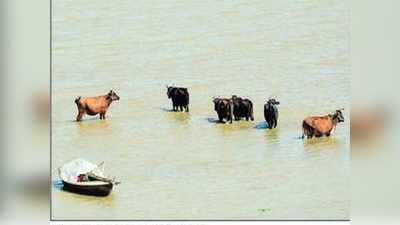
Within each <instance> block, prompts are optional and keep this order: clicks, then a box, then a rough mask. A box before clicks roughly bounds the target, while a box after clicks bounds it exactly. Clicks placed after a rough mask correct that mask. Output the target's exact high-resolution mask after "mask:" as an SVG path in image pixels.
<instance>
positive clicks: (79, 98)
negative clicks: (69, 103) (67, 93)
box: [75, 96, 82, 105]
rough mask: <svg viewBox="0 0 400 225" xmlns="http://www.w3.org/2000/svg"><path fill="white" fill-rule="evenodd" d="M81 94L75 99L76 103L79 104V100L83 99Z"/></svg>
mask: <svg viewBox="0 0 400 225" xmlns="http://www.w3.org/2000/svg"><path fill="white" fill-rule="evenodd" d="M81 98H82V97H81V96H79V97H77V98H76V99H75V104H77V105H78V103H79V100H81Z"/></svg>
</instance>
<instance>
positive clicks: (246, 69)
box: [52, 0, 350, 219]
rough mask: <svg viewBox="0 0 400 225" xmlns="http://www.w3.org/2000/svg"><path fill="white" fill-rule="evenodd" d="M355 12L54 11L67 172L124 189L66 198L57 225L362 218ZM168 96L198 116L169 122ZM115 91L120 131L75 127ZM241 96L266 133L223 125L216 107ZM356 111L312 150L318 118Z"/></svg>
mask: <svg viewBox="0 0 400 225" xmlns="http://www.w3.org/2000/svg"><path fill="white" fill-rule="evenodd" d="M347 4H348V3H346V2H344V1H288V0H285V1H248V0H243V1H241V0H240V1H235V2H232V1H218V2H216V1H179V0H174V1H172V0H169V1H122V0H115V1H99V0H85V1H68V0H56V1H53V24H52V26H53V37H52V39H53V49H52V54H53V71H52V72H53V73H52V76H53V92H52V93H53V100H52V101H53V102H52V103H53V108H52V109H53V114H52V118H53V124H52V131H53V137H52V141H53V146H52V166H53V169H56V168H57V167H59V166H61V165H62V164H63V163H65V162H67V161H69V160H71V159H74V158H77V157H82V158H85V159H88V160H90V161H93V162H101V161H106V169H107V172H108V174H111V175H115V176H117V177H118V179H119V180H120V181H121V182H122V183H121V184H120V185H119V186H117V187H116V188H115V189H114V191H113V192H112V194H111V195H110V196H108V197H106V198H96V197H88V196H81V195H75V194H71V193H66V192H63V191H60V190H59V189H58V188H53V190H52V217H53V219H348V218H349V174H348V173H349V164H350V159H349V113H348V112H349V106H350V105H349V101H350V76H349V71H350V67H349V49H348V40H349V36H348V35H349V34H348V33H349V24H348V19H349V15H348V14H349V13H348V5H347ZM167 84H169V85H171V84H175V85H178V86H185V87H188V88H189V91H190V94H191V96H190V101H191V105H190V113H174V112H170V111H169V110H170V109H171V108H172V106H171V103H170V101H169V100H168V99H167V96H166V88H165V85H167ZM111 88H113V89H114V90H115V91H116V92H117V93H118V94H119V96H120V97H121V100H120V101H119V102H114V103H112V105H111V107H110V110H109V111H108V113H107V116H108V117H107V120H106V121H100V120H98V117H85V118H84V121H83V122H81V123H76V122H73V120H74V119H75V116H76V113H77V110H76V105H75V103H74V99H75V97H77V96H93V95H101V94H106V93H107V92H108V91H109V90H110V89H111ZM232 94H236V95H239V96H244V97H248V98H250V99H251V100H252V101H253V103H254V109H255V121H253V122H246V121H240V122H234V123H233V124H217V123H215V120H216V119H217V115H216V113H215V112H214V111H213V104H212V97H213V96H230V95H232ZM270 96H276V98H277V99H278V100H279V101H280V102H281V105H280V106H279V110H280V111H279V112H280V118H279V123H278V128H277V129H274V130H267V129H265V122H264V118H263V104H264V103H265V101H266V99H267V98H268V97H270ZM342 107H344V108H345V111H344V112H345V119H346V121H345V123H342V124H340V125H339V126H338V128H337V130H336V134H335V135H334V136H333V137H330V138H322V139H320V140H311V141H303V140H301V139H299V136H300V135H301V126H300V125H301V121H302V119H303V118H304V117H305V116H307V115H316V114H327V113H331V112H333V111H334V110H335V109H337V108H342ZM53 179H54V180H56V179H57V176H56V174H55V173H54V174H53Z"/></svg>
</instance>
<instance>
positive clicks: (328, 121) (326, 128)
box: [75, 86, 344, 138]
mask: <svg viewBox="0 0 400 225" xmlns="http://www.w3.org/2000/svg"><path fill="white" fill-rule="evenodd" d="M167 96H168V98H169V99H171V101H172V110H173V111H186V112H189V91H188V89H187V88H182V87H171V86H170V87H168V86H167ZM119 99H120V98H119V96H118V95H117V94H116V93H115V92H114V91H113V90H111V91H110V92H108V93H107V94H106V95H101V96H95V97H78V98H76V99H75V103H76V105H77V107H78V115H77V116H76V121H81V120H82V117H83V116H84V115H85V114H87V115H90V116H94V115H97V114H100V119H101V120H105V119H106V112H107V110H108V108H109V107H110V105H111V103H112V102H113V101H118V100H119ZM213 103H214V110H215V111H216V112H217V115H218V120H219V122H221V123H225V121H226V122H228V121H229V122H230V123H232V121H233V120H235V121H238V120H241V119H246V120H247V121H248V120H249V119H250V120H252V121H253V120H254V112H253V103H252V101H251V100H250V99H247V98H241V97H238V96H236V95H232V96H231V97H230V98H214V99H213ZM277 105H279V101H277V100H276V99H274V98H270V99H268V101H267V103H266V104H265V105H264V118H265V121H266V122H267V125H268V128H269V129H273V128H276V126H277V124H278V108H277ZM342 110H343V109H338V110H336V111H335V113H333V114H328V115H324V116H309V117H306V118H305V119H304V120H303V123H302V127H303V136H302V138H304V137H305V136H306V137H307V138H312V137H322V136H324V135H325V136H330V135H331V134H332V133H333V132H334V130H335V128H336V125H337V124H338V123H341V122H344V118H343V113H342ZM224 120H225V121H224Z"/></svg>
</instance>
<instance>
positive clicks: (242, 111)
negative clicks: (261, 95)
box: [232, 95, 254, 121]
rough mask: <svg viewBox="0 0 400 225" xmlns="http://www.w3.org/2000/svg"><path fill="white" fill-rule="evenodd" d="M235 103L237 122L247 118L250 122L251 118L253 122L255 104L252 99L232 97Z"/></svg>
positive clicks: (234, 110) (234, 114)
mask: <svg viewBox="0 0 400 225" xmlns="http://www.w3.org/2000/svg"><path fill="white" fill-rule="evenodd" d="M232 102H233V116H234V117H235V120H240V119H242V118H246V120H247V121H248V120H249V118H250V119H251V120H252V121H253V120H254V114H253V103H252V102H251V100H250V99H247V98H241V97H237V96H236V95H232Z"/></svg>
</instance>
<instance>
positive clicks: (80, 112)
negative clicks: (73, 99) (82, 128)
mask: <svg viewBox="0 0 400 225" xmlns="http://www.w3.org/2000/svg"><path fill="white" fill-rule="evenodd" d="M84 114H85V111H83V110H79V112H78V115H77V116H76V121H77V122H79V121H82V117H83V115H84Z"/></svg>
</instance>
